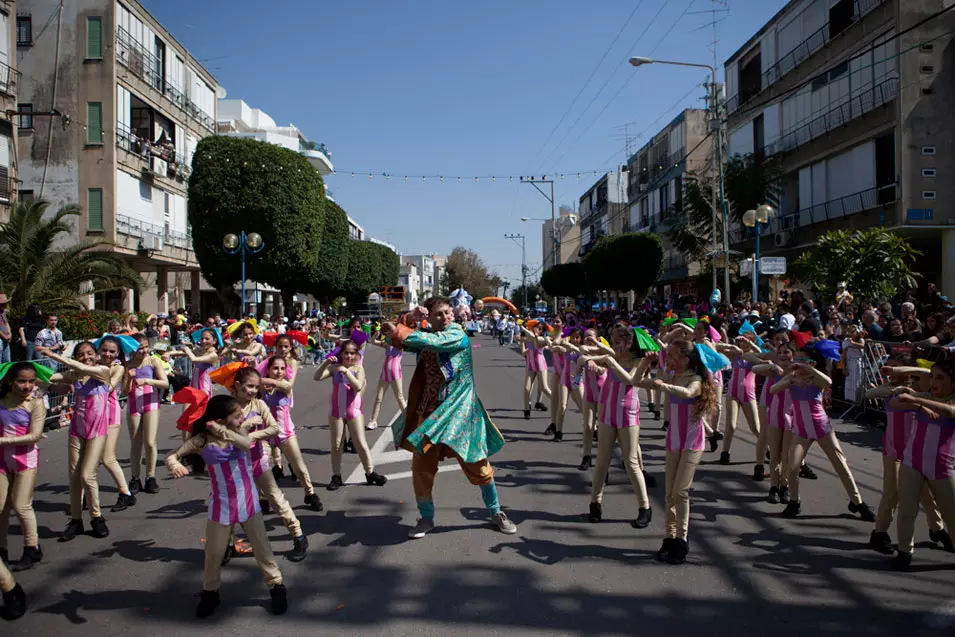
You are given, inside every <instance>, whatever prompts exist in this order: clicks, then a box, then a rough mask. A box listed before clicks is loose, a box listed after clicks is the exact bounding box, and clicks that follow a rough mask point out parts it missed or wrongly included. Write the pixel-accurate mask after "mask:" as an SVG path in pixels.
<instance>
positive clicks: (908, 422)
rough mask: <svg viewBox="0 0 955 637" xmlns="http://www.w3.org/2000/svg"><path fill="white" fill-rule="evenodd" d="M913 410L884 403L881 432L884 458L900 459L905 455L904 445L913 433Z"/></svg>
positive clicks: (914, 424)
mask: <svg viewBox="0 0 955 637" xmlns="http://www.w3.org/2000/svg"><path fill="white" fill-rule="evenodd" d="M887 402H888V401H887ZM915 411H916V410H914V409H893V408H892V407H889V406H888V405H886V407H885V433H884V434H882V455H883V456H885V457H886V458H892V459H893V460H900V461H901V460H902V458H903V457H905V447H906V446H907V445H908V442H909V438H911V437H912V435H913V434H914V433H915V426H916V423H915Z"/></svg>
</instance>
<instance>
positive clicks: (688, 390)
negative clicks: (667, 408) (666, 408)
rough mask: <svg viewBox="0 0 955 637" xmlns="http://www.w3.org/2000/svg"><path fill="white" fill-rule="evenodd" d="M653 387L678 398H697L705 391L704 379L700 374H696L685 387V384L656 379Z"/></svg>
mask: <svg viewBox="0 0 955 637" xmlns="http://www.w3.org/2000/svg"><path fill="white" fill-rule="evenodd" d="M652 387H653V389H659V390H660V391H662V392H664V393H666V394H669V395H671V396H674V397H676V398H697V397H698V396H699V395H700V393H701V392H702V391H703V381H702V379H701V378H700V377H699V376H696V375H694V376H693V378H691V379H690V381H689V382H688V383H687V385H686V386H685V387H684V386H683V385H677V384H675V383H665V382H663V381H662V380H660V379H656V380H654V381H653V384H652Z"/></svg>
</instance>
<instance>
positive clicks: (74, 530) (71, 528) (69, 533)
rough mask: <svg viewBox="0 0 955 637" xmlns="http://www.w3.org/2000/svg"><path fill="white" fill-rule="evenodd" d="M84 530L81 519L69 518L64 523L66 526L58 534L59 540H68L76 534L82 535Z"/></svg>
mask: <svg viewBox="0 0 955 637" xmlns="http://www.w3.org/2000/svg"><path fill="white" fill-rule="evenodd" d="M84 533H86V530H85V529H84V528H83V520H70V521H69V522H67V523H66V528H65V529H64V530H63V533H62V534H61V535H60V542H69V541H70V540H72V539H73V538H75V537H76V536H77V535H83V534H84Z"/></svg>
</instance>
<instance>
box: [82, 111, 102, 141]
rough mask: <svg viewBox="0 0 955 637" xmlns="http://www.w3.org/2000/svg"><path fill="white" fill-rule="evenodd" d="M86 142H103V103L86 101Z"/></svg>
mask: <svg viewBox="0 0 955 637" xmlns="http://www.w3.org/2000/svg"><path fill="white" fill-rule="evenodd" d="M86 143H87V144H102V143H103V103H102V102H87V103H86Z"/></svg>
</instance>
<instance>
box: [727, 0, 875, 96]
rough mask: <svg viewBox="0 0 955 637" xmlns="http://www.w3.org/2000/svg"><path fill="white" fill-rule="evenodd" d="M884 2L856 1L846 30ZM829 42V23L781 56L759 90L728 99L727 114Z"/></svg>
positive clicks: (768, 71)
mask: <svg viewBox="0 0 955 637" xmlns="http://www.w3.org/2000/svg"><path fill="white" fill-rule="evenodd" d="M883 2H885V0H854V2H853V5H854V8H853V14H852V20H851V21H850V22H849V24H848V26H847V27H846V28H848V27H849V26H852V25H853V24H855V23H856V22H858V21H859V20H861V19H862V17H863V16H865V15H866V14H867V13H869V12H870V11H872V10H873V9H874V8H876V7H877V6H879V5H880V4H882V3H883ZM829 40H830V38H829V23H828V22H827V23H826V24H824V25H822V26H821V27H820V28H819V29H818V30H816V31H814V32H813V33H812V34H810V35H809V37H808V38H806V39H805V40H803V41H802V42H800V43H799V44H797V45H796V47H795V48H793V50H792V51H789V52H788V53H786V54H784V55H781V56H780V57H779V59H778V60H777V61H776V63H775V64H773V65H772V66H770V67H769V68H767V69H766V70H765V71H763V74H762V78H761V84H760V88H759V90H756V91H752V92H747V93H744V92H743V91H742V90H740V92H739V93H737V94H736V95H733V96H732V97H729V98H727V100H726V112H727V113H733V112H735V111H736V110H737V109H738V108H739V107H740V106H742V105H743V104H745V103H746V102H748V101H749V100H750V99H752V98H753V97H755V96H757V95H759V94H760V93H761V92H763V91H764V90H766V89H767V88H769V87H770V86H771V85H772V84H773V83H775V82H776V81H777V80H778V79H779V78H781V77H782V76H784V75H786V74H787V73H789V72H790V71H792V70H793V69H794V68H796V67H797V66H799V65H800V64H802V63H803V62H804V61H806V60H807V59H809V57H811V56H812V54H813V53H815V52H816V51H818V50H819V49H821V48H822V47H824V46H825V45H826V43H827V42H829Z"/></svg>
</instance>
